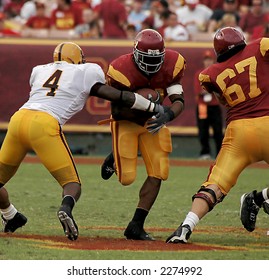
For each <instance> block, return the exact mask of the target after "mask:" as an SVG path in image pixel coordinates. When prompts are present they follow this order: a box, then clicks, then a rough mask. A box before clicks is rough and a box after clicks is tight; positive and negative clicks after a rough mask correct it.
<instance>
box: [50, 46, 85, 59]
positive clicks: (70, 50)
mask: <svg viewBox="0 0 269 280" xmlns="http://www.w3.org/2000/svg"><path fill="white" fill-rule="evenodd" d="M53 60H54V62H55V61H66V62H68V63H72V64H81V63H85V59H84V54H83V51H82V49H81V48H80V46H78V45H77V44H75V43H72V42H64V43H61V44H59V45H58V46H57V47H56V48H55V50H54V52H53Z"/></svg>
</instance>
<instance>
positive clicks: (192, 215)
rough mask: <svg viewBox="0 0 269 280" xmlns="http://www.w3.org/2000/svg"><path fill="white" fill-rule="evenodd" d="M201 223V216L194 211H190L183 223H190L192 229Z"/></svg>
mask: <svg viewBox="0 0 269 280" xmlns="http://www.w3.org/2000/svg"><path fill="white" fill-rule="evenodd" d="M198 223H199V218H198V216H197V215H196V214H195V213H193V212H189V213H188V214H187V216H186V218H185V220H184V221H183V223H182V225H185V224H187V225H189V226H190V228H191V231H193V229H194V228H195V227H196V225H197V224H198Z"/></svg>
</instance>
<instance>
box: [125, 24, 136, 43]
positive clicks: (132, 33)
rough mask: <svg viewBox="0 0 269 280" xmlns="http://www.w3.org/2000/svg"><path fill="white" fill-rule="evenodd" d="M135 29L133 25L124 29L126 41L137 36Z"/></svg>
mask: <svg viewBox="0 0 269 280" xmlns="http://www.w3.org/2000/svg"><path fill="white" fill-rule="evenodd" d="M137 33H138V32H137V31H136V27H135V26H134V25H133V24H128V25H127V27H126V35H127V39H128V40H134V38H135V36H136V35H137Z"/></svg>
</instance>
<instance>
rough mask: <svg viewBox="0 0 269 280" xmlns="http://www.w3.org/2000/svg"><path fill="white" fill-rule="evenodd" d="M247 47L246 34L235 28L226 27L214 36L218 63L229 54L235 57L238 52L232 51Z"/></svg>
mask: <svg viewBox="0 0 269 280" xmlns="http://www.w3.org/2000/svg"><path fill="white" fill-rule="evenodd" d="M245 45H246V40H245V37H244V34H243V33H242V32H241V31H239V30H238V29H236V28H234V27H224V28H221V29H219V30H217V31H216V33H215V35H214V49H215V52H216V55H217V61H219V60H222V61H223V59H221V57H223V56H225V54H227V53H228V52H229V53H230V52H231V54H232V55H233V54H234V53H236V52H233V51H232V50H237V49H241V47H242V46H245Z"/></svg>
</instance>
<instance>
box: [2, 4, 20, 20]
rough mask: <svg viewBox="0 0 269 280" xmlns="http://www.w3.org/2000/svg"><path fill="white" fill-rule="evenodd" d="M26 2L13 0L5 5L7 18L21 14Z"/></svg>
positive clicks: (4, 9)
mask: <svg viewBox="0 0 269 280" xmlns="http://www.w3.org/2000/svg"><path fill="white" fill-rule="evenodd" d="M23 4H24V0H11V1H10V2H8V3H6V4H5V5H4V7H3V11H4V14H5V16H6V18H7V19H10V18H15V17H17V16H20V12H21V8H22V6H23Z"/></svg>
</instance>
